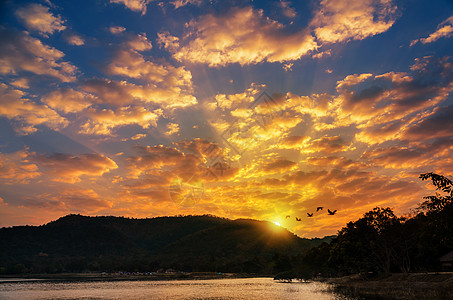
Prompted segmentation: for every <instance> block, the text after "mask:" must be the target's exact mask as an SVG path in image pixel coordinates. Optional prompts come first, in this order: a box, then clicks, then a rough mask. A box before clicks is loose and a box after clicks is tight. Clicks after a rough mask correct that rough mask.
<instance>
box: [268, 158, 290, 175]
mask: <svg viewBox="0 0 453 300" xmlns="http://www.w3.org/2000/svg"><path fill="white" fill-rule="evenodd" d="M296 166H297V164H296V163H295V162H293V161H291V160H288V159H282V158H280V159H277V160H275V161H273V162H270V163H268V164H266V165H264V166H263V171H264V172H266V173H276V172H282V171H288V170H291V169H293V168H294V167H296Z"/></svg>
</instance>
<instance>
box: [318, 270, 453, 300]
mask: <svg viewBox="0 0 453 300" xmlns="http://www.w3.org/2000/svg"><path fill="white" fill-rule="evenodd" d="M319 281H322V282H326V283H330V284H332V285H333V289H334V290H335V291H337V292H340V293H342V294H347V295H349V296H353V297H376V296H377V297H382V298H385V299H453V272H437V273H409V274H389V275H387V276H379V277H373V278H368V277H367V276H364V275H360V274H357V275H351V276H346V277H339V278H323V279H319Z"/></svg>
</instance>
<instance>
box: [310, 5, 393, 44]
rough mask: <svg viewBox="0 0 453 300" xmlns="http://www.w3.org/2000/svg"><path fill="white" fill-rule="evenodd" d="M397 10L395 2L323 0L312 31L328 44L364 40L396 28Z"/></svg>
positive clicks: (312, 24) (314, 19) (312, 23)
mask: <svg viewBox="0 0 453 300" xmlns="http://www.w3.org/2000/svg"><path fill="white" fill-rule="evenodd" d="M396 9H397V7H396V6H395V5H393V3H392V1H391V0H377V1H375V0H352V1H347V2H345V1H342V0H322V1H321V3H320V7H319V9H318V10H317V12H316V13H315V16H314V17H313V19H312V21H311V22H310V27H312V28H314V29H313V30H314V32H315V35H316V37H317V38H318V40H320V41H322V42H324V43H338V42H347V41H349V40H363V39H365V38H367V37H370V36H373V35H376V34H379V33H382V32H385V31H387V30H388V29H389V28H390V27H392V25H393V23H394V22H395V12H396Z"/></svg>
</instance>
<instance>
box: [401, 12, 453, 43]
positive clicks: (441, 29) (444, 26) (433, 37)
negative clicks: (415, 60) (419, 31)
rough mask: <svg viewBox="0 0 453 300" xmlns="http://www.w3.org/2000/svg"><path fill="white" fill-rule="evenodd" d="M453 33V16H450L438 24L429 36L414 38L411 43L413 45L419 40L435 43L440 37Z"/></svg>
mask: <svg viewBox="0 0 453 300" xmlns="http://www.w3.org/2000/svg"><path fill="white" fill-rule="evenodd" d="M452 35H453V16H451V17H449V18H448V19H446V20H445V21H443V22H442V23H440V24H439V25H438V26H437V30H436V31H435V32H433V33H431V34H430V35H429V36H428V37H427V38H420V39H417V40H413V41H412V42H411V44H410V46H411V47H412V46H413V45H415V44H416V43H418V42H421V43H422V44H429V43H434V42H435V41H437V40H438V39H440V38H449V37H451V36H452Z"/></svg>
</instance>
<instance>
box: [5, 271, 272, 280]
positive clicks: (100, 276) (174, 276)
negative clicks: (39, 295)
mask: <svg viewBox="0 0 453 300" xmlns="http://www.w3.org/2000/svg"><path fill="white" fill-rule="evenodd" d="M256 277H272V276H270V275H259V274H242V273H216V272H192V273H185V272H174V273H139V272H115V273H106V272H102V273H56V274H16V275H1V276H0V282H12V281H33V280H54V281H83V280H87V281H102V280H208V279H228V278H256Z"/></svg>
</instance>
